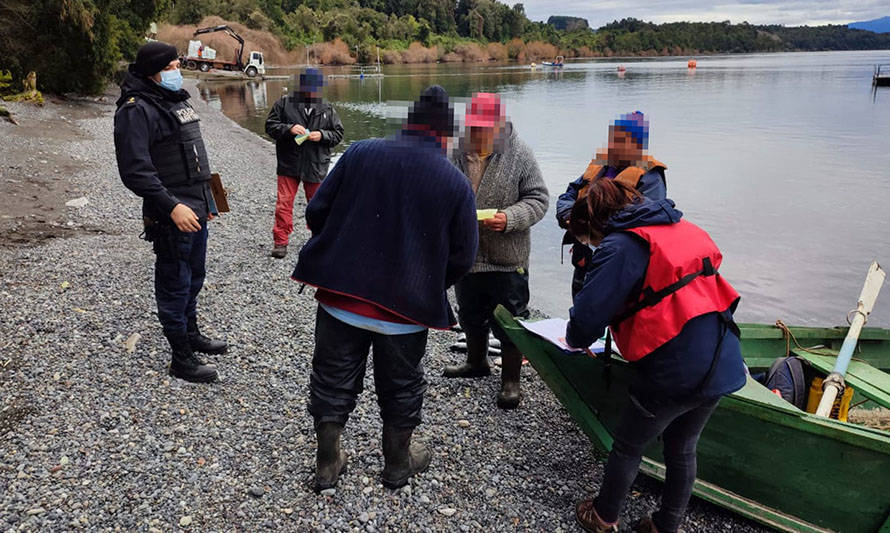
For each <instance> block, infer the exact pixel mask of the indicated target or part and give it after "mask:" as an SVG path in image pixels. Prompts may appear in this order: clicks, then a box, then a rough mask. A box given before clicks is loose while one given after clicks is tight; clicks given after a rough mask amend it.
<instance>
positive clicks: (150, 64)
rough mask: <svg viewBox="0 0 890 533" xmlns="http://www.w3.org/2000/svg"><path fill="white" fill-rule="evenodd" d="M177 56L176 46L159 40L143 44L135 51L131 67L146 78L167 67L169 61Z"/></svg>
mask: <svg viewBox="0 0 890 533" xmlns="http://www.w3.org/2000/svg"><path fill="white" fill-rule="evenodd" d="M178 58H179V52H177V51H176V47H175V46H172V45H169V44H167V43H162V42H160V41H154V42H151V43H147V44H143V45H142V46H140V47H139V51H137V52H136V62H135V63H133V69H134V70H135V71H136V73H137V74H141V75H143V76H145V77H146V78H147V77H149V76H154V75H155V74H157V73H158V72H160V71H162V70H164V69H165V68H167V65H169V64H170V62H171V61H173V60H175V59H178Z"/></svg>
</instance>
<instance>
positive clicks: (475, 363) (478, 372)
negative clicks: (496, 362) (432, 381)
mask: <svg viewBox="0 0 890 533" xmlns="http://www.w3.org/2000/svg"><path fill="white" fill-rule="evenodd" d="M490 374H491V367H489V366H488V333H482V334H473V335H470V334H469V333H467V362H466V363H464V364H462V365H454V366H446V367H445V373H444V376H445V377H446V378H483V377H485V376H488V375H490Z"/></svg>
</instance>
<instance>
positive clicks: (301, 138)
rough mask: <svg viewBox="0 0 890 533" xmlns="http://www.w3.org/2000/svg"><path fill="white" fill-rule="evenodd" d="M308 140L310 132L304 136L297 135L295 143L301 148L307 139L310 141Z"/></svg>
mask: <svg viewBox="0 0 890 533" xmlns="http://www.w3.org/2000/svg"><path fill="white" fill-rule="evenodd" d="M308 138H309V132H308V131H307V132H306V133H304V134H303V135H297V136H296V137H294V142H295V143H297V146H299V145H301V144H303V143H304V142H306V139H308Z"/></svg>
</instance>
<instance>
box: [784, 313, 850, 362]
mask: <svg viewBox="0 0 890 533" xmlns="http://www.w3.org/2000/svg"><path fill="white" fill-rule="evenodd" d="M851 312H852V311H851ZM776 327H777V328H779V329H781V330H782V336H783V337H784V338H785V357H788V356H790V355H791V341H794V346H795V347H796V348H797V349H799V350H802V351H804V352H808V353H811V354H814V355H822V356H827V357H837V354H836V353H831V352H829V353H825V351H819V348H817V347H815V346H814V347H812V348H804V347H803V346H801V345H800V342H798V340H797V337H795V336H794V333H792V332H791V328H789V327H788V326H786V325H785V323H784V322H782V320H781V319H779V320H776ZM853 360H855V361H862V362H864V361H863V360H862V359H859V358H857V357H854V358H853Z"/></svg>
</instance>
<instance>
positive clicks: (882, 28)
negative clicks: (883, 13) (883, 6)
mask: <svg viewBox="0 0 890 533" xmlns="http://www.w3.org/2000/svg"><path fill="white" fill-rule="evenodd" d="M847 27H848V28H850V29H854V30H868V31H873V32H875V33H890V16H888V17H881V18H879V19H874V20H865V21H862V22H851V23H850V24H847Z"/></svg>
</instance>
